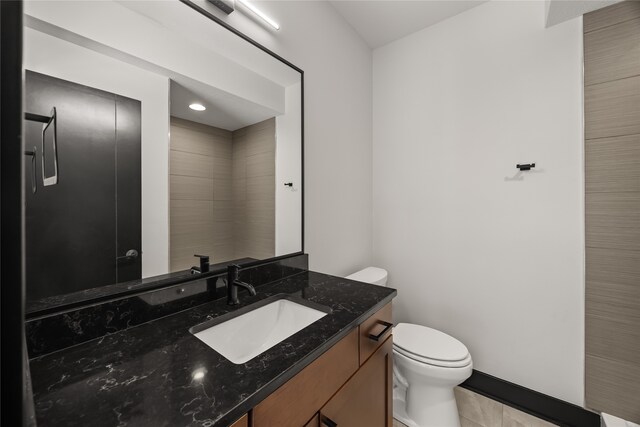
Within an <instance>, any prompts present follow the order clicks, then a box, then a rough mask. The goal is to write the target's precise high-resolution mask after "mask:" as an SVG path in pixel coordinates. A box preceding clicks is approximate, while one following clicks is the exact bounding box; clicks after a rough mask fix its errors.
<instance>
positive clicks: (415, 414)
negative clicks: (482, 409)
mask: <svg viewBox="0 0 640 427" xmlns="http://www.w3.org/2000/svg"><path fill="white" fill-rule="evenodd" d="M393 383H394V384H393V418H395V419H397V420H398V421H400V422H401V423H403V424H404V425H406V426H408V427H460V418H459V416H458V405H457V404H456V397H455V395H454V393H453V388H449V387H432V386H429V385H425V384H420V385H414V386H413V387H411V386H409V387H406V386H405V384H407V383H406V381H403V379H402V378H401V377H399V376H398V372H397V371H395V372H394V381H393ZM407 385H408V384H407ZM410 414H411V415H410Z"/></svg>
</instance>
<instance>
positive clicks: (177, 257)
mask: <svg viewBox="0 0 640 427" xmlns="http://www.w3.org/2000/svg"><path fill="white" fill-rule="evenodd" d="M231 141H232V139H231V132H230V131H227V130H224V129H218V128H214V127H211V126H206V125H202V124H199V123H195V122H190V121H187V120H183V119H179V118H176V117H172V118H171V145H170V147H171V150H170V157H169V174H170V177H169V187H170V189H169V191H170V212H169V218H170V224H169V225H170V227H169V229H170V237H169V238H170V240H169V247H170V268H171V271H178V270H185V269H188V268H190V267H191V266H192V265H197V260H196V259H195V258H194V257H193V255H194V254H206V255H210V256H212V258H213V260H212V261H213V262H224V261H228V260H230V259H233V258H234V255H235V251H234V237H233V217H232V210H233V207H232V203H233V201H232V190H231V159H232V157H231V156H232V149H231Z"/></svg>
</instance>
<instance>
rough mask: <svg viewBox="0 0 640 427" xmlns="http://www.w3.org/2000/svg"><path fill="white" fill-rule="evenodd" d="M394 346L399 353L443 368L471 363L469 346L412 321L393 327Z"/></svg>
mask: <svg viewBox="0 0 640 427" xmlns="http://www.w3.org/2000/svg"><path fill="white" fill-rule="evenodd" d="M393 347H394V351H395V352H397V353H398V354H400V355H402V356H405V357H407V358H409V359H412V360H414V361H416V362H420V363H424V364H428V365H432V366H439V367H442V368H462V367H465V366H468V365H469V364H470V363H471V355H470V354H469V350H468V349H467V347H466V346H465V345H464V344H462V343H461V342H460V341H458V340H457V339H455V338H453V337H452V336H449V335H447V334H445V333H444V332H440V331H438V330H436V329H432V328H428V327H426V326H422V325H414V324H410V323H399V324H398V325H397V326H396V327H395V328H393Z"/></svg>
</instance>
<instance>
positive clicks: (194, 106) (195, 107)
mask: <svg viewBox="0 0 640 427" xmlns="http://www.w3.org/2000/svg"><path fill="white" fill-rule="evenodd" d="M189 108H191V109H192V110H196V111H204V110H206V109H207V107H205V106H204V105H202V104H191V105H189Z"/></svg>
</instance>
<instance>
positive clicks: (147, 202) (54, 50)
mask: <svg viewBox="0 0 640 427" xmlns="http://www.w3.org/2000/svg"><path fill="white" fill-rule="evenodd" d="M24 38H25V49H24V52H25V58H24V63H25V68H27V69H29V70H32V71H37V72H39V73H43V74H48V75H50V76H54V77H58V78H60V79H64V80H70V81H73V82H76V83H79V84H83V85H86V86H90V87H93V88H97V89H101V90H105V91H108V92H112V93H116V94H118V95H122V96H126V97H129V98H134V99H137V100H139V101H141V102H142V111H141V114H142V252H143V257H142V276H143V277H149V276H156V275H159V274H165V273H167V272H168V271H169V179H168V174H169V81H168V79H167V78H166V77H163V76H159V75H157V74H154V73H150V72H148V71H145V70H142V69H140V68H138V67H134V66H132V65H128V64H126V63H124V62H121V61H118V60H115V59H112V58H109V57H107V56H105V55H102V54H99V53H96V52H94V51H92V50H89V49H85V48H83V47H80V46H77V45H75V44H72V43H69V42H66V41H64V40H60V39H58V38H55V37H52V36H49V35H47V34H43V33H41V32H39V31H35V30H33V29H30V28H25V35H24Z"/></svg>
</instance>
